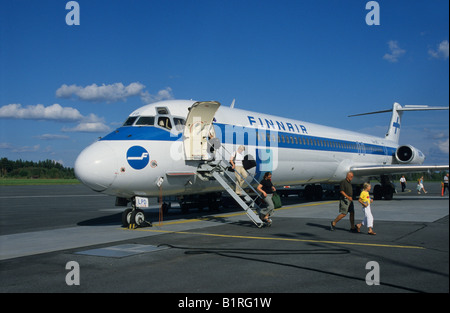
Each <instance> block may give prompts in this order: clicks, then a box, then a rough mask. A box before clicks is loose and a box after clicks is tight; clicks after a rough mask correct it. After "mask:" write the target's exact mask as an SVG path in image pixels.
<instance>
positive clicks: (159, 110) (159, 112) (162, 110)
mask: <svg viewBox="0 0 450 313" xmlns="http://www.w3.org/2000/svg"><path fill="white" fill-rule="evenodd" d="M156 112H158V114H169V110H167V108H160V107H158V108H156Z"/></svg>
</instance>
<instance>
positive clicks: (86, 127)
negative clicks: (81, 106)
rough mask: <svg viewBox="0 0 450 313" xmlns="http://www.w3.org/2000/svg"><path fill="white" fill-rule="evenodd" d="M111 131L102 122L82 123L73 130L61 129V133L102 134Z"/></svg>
mask: <svg viewBox="0 0 450 313" xmlns="http://www.w3.org/2000/svg"><path fill="white" fill-rule="evenodd" d="M110 130H111V129H110V128H109V127H108V126H107V125H105V124H104V123H102V122H82V123H80V124H78V125H77V126H75V127H73V128H66V127H64V128H63V129H62V131H63V132H82V133H102V132H108V131H110Z"/></svg>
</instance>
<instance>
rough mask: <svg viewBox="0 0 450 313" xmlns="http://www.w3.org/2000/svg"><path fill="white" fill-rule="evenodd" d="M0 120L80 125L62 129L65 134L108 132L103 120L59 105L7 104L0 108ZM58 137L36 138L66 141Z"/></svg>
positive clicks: (62, 137)
mask: <svg viewBox="0 0 450 313" xmlns="http://www.w3.org/2000/svg"><path fill="white" fill-rule="evenodd" d="M0 118H9V119H28V120H48V121H55V122H79V123H80V124H79V125H77V126H76V127H73V128H66V127H65V128H63V131H66V132H69V131H70V132H105V131H109V130H110V128H109V127H108V126H107V125H105V124H104V121H103V119H102V118H99V117H98V116H96V115H95V114H93V113H91V114H89V115H87V116H84V115H82V114H81V113H80V112H79V111H78V110H77V109H74V108H71V107H62V106H60V105H59V104H53V105H51V106H48V107H45V106H43V105H42V104H37V105H29V106H26V107H22V105H21V104H8V105H5V106H2V107H0ZM58 136H59V135H49V134H46V135H42V136H38V138H39V139H42V140H50V139H66V138H65V136H59V137H58Z"/></svg>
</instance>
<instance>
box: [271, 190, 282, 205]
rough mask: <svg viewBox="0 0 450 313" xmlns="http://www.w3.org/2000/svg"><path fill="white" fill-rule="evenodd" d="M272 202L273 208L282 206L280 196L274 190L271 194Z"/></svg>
mask: <svg viewBox="0 0 450 313" xmlns="http://www.w3.org/2000/svg"><path fill="white" fill-rule="evenodd" d="M272 202H273V206H274V209H278V208H281V207H282V204H281V198H280V196H279V195H278V194H277V193H276V192H274V193H273V194H272Z"/></svg>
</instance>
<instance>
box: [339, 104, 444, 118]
mask: <svg viewBox="0 0 450 313" xmlns="http://www.w3.org/2000/svg"><path fill="white" fill-rule="evenodd" d="M448 109H449V107H448V106H447V107H438V106H428V105H405V106H404V107H397V108H396V110H397V111H399V112H401V111H432V110H448ZM388 112H392V109H389V110H382V111H374V112H367V113H360V114H353V115H349V116H348V117H353V116H362V115H370V114H378V113H388Z"/></svg>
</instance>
